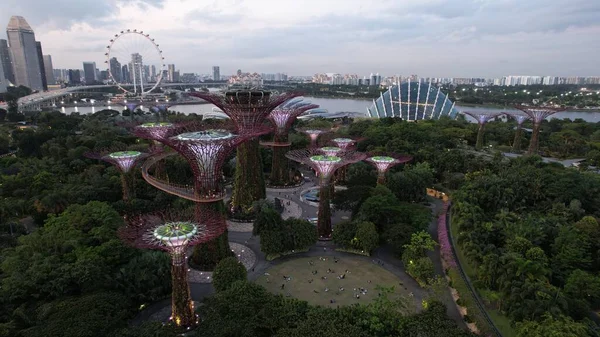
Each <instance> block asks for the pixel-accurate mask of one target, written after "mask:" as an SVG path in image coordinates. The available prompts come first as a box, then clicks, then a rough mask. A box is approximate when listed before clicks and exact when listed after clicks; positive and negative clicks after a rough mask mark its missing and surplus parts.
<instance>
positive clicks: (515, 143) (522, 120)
mask: <svg viewBox="0 0 600 337" xmlns="http://www.w3.org/2000/svg"><path fill="white" fill-rule="evenodd" d="M506 115H507V116H510V117H512V118H514V119H515V120H516V121H517V129H516V131H515V139H514V141H513V146H512V152H513V153H518V152H520V151H521V138H522V137H521V135H522V134H523V123H525V121H526V120H528V119H530V117H529V116H527V115H521V114H515V113H506Z"/></svg>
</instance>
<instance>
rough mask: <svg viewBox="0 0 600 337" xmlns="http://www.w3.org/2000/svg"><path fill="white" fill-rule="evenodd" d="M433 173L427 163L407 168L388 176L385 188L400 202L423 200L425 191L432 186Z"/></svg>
mask: <svg viewBox="0 0 600 337" xmlns="http://www.w3.org/2000/svg"><path fill="white" fill-rule="evenodd" d="M434 174H435V171H434V170H433V168H431V166H430V165H429V164H428V163H418V164H415V165H409V166H407V167H406V168H405V169H404V171H402V172H397V173H394V174H389V175H388V178H387V180H386V186H387V187H388V188H389V189H390V190H392V191H393V192H394V194H395V195H396V197H397V198H398V199H399V200H401V201H407V202H418V201H422V200H425V196H426V195H427V191H426V189H427V188H428V187H431V186H432V185H433V181H434Z"/></svg>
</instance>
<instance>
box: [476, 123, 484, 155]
mask: <svg viewBox="0 0 600 337" xmlns="http://www.w3.org/2000/svg"><path fill="white" fill-rule="evenodd" d="M484 130H485V124H483V123H479V130H478V131H477V143H476V144H475V148H476V149H477V150H481V148H482V147H483V132H484Z"/></svg>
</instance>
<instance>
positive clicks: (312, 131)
mask: <svg viewBox="0 0 600 337" xmlns="http://www.w3.org/2000/svg"><path fill="white" fill-rule="evenodd" d="M297 130H298V131H299V132H302V133H304V134H306V135H307V136H308V138H310V147H311V148H316V147H317V144H318V143H317V140H318V139H319V136H320V135H322V134H324V133H327V132H331V129H325V128H298V129H297Z"/></svg>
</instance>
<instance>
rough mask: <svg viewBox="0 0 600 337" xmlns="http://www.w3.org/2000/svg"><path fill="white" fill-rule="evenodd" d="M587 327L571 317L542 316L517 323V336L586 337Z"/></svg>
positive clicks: (587, 334)
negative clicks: (539, 319)
mask: <svg viewBox="0 0 600 337" xmlns="http://www.w3.org/2000/svg"><path fill="white" fill-rule="evenodd" d="M587 336H590V334H589V333H588V329H587V327H586V326H585V325H584V324H582V323H577V322H574V321H573V320H572V319H571V318H569V317H565V316H559V317H557V318H553V317H552V316H550V315H546V316H544V319H543V320H542V321H540V322H536V321H524V322H522V323H517V337H587Z"/></svg>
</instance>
